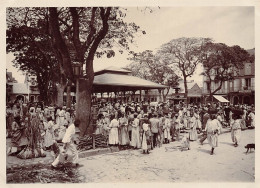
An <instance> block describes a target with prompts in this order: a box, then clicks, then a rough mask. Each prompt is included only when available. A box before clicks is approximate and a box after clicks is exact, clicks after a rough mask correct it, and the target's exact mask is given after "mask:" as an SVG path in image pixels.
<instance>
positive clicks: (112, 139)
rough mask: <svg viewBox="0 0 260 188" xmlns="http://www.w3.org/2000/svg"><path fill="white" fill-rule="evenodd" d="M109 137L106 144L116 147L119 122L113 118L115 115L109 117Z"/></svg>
mask: <svg viewBox="0 0 260 188" xmlns="http://www.w3.org/2000/svg"><path fill="white" fill-rule="evenodd" d="M108 127H109V129H110V131H109V137H108V144H109V145H117V144H118V127H119V122H118V120H117V119H116V118H115V115H114V114H112V115H111V122H110V124H109V126H108Z"/></svg>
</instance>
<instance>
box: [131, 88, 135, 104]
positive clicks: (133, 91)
mask: <svg viewBox="0 0 260 188" xmlns="http://www.w3.org/2000/svg"><path fill="white" fill-rule="evenodd" d="M135 92H136V90H132V95H131V96H132V102H134V96H135Z"/></svg>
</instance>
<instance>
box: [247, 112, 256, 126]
mask: <svg viewBox="0 0 260 188" xmlns="http://www.w3.org/2000/svg"><path fill="white" fill-rule="evenodd" d="M248 117H249V118H250V121H251V123H250V126H251V127H252V128H254V127H255V114H254V112H252V111H251V112H250V113H249V115H248Z"/></svg>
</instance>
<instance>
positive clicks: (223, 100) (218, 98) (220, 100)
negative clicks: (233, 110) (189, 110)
mask: <svg viewBox="0 0 260 188" xmlns="http://www.w3.org/2000/svg"><path fill="white" fill-rule="evenodd" d="M213 97H214V98H215V99H217V100H218V101H219V102H229V101H228V100H227V99H225V98H224V97H222V96H220V95H213Z"/></svg>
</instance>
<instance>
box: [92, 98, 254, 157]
mask: <svg viewBox="0 0 260 188" xmlns="http://www.w3.org/2000/svg"><path fill="white" fill-rule="evenodd" d="M98 108H99V113H98V121H97V129H96V134H103V135H106V136H107V137H108V143H109V145H118V146H120V147H132V148H135V149H137V148H142V149H143V153H149V149H151V150H152V149H153V148H154V147H157V146H161V145H162V144H168V143H169V142H172V141H180V133H181V132H183V133H186V134H187V135H185V136H184V138H187V139H182V140H181V142H185V143H188V144H189V141H196V140H198V134H203V136H202V138H201V139H200V140H199V141H200V143H201V144H203V141H204V140H205V139H208V141H209V143H210V145H211V146H212V151H211V154H213V152H214V148H215V147H216V146H217V136H218V134H220V132H221V130H222V127H231V134H232V141H233V142H234V146H237V145H238V142H239V140H240V135H241V130H245V129H247V128H254V126H255V118H254V106H253V105H252V106H248V105H236V106H232V105H227V104H225V105H221V104H220V103H208V104H206V105H202V104H196V105H194V104H189V105H188V106H187V105H185V104H184V103H180V104H178V105H170V104H169V103H160V104H158V105H156V106H151V105H148V104H143V103H136V102H132V103H127V104H126V103H122V102H120V101H117V102H114V103H111V102H108V103H105V102H103V103H102V102H101V103H99V105H98ZM187 140H188V141H187ZM182 144H183V143H182ZM148 148H149V149H148Z"/></svg>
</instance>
